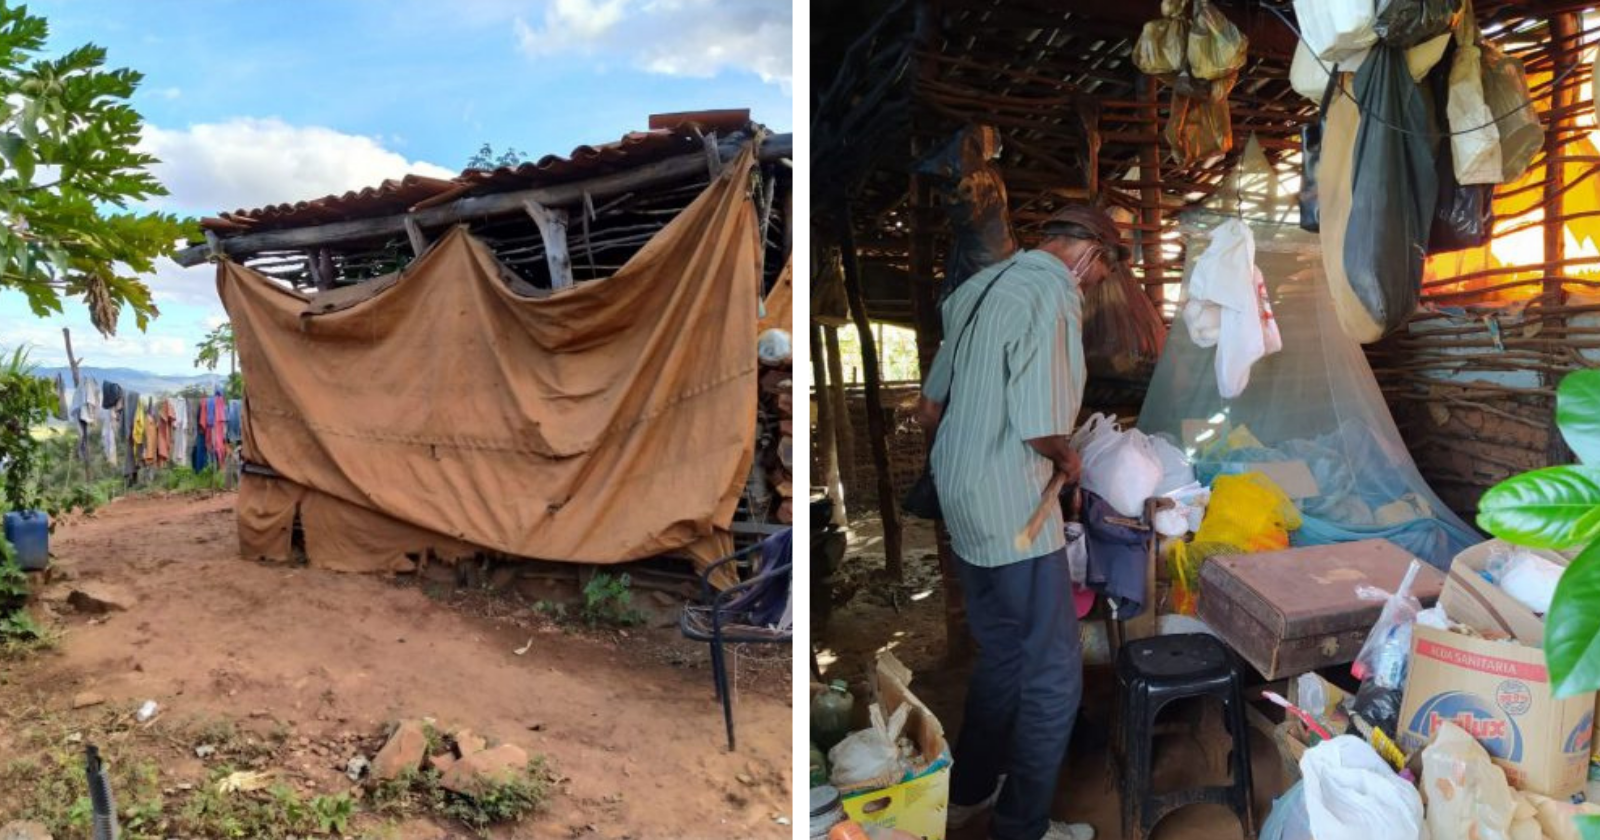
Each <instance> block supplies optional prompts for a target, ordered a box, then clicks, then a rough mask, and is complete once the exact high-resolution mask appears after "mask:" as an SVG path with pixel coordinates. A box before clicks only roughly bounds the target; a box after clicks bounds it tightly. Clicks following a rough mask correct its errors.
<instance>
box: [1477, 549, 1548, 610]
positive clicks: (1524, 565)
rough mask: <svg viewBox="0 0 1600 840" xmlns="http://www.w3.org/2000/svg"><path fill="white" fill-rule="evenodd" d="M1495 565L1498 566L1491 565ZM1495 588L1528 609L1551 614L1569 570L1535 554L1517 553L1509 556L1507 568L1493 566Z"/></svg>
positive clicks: (1527, 552)
mask: <svg viewBox="0 0 1600 840" xmlns="http://www.w3.org/2000/svg"><path fill="white" fill-rule="evenodd" d="M1490 562H1491V564H1492V563H1493V562H1494V561H1493V560H1491V561H1490ZM1489 571H1490V574H1492V575H1494V577H1495V584H1496V585H1498V586H1499V587H1500V588H1501V589H1503V590H1505V593H1506V594H1507V595H1510V596H1511V597H1513V598H1515V599H1517V601H1518V602H1519V603H1521V604H1522V605H1523V606H1524V607H1527V608H1528V609H1530V610H1533V611H1534V612H1536V613H1538V614H1539V615H1544V614H1545V613H1547V612H1549V611H1550V600H1551V599H1552V598H1554V597H1555V595H1556V584H1557V583H1559V582H1560V581H1561V573H1562V572H1565V571H1566V567H1564V566H1561V565H1558V564H1556V563H1552V562H1550V561H1549V560H1546V559H1544V558H1543V557H1540V556H1539V555H1537V554H1534V553H1533V552H1531V551H1520V550H1515V549H1513V550H1512V551H1510V552H1508V553H1507V555H1506V558H1505V561H1504V563H1503V565H1501V566H1500V567H1499V568H1496V567H1495V566H1493V565H1491V566H1490V569H1489Z"/></svg>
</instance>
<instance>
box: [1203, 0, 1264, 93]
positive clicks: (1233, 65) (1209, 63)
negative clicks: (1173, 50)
mask: <svg viewBox="0 0 1600 840" xmlns="http://www.w3.org/2000/svg"><path fill="white" fill-rule="evenodd" d="M1249 43H1250V42H1249V39H1248V38H1246V37H1245V36H1244V33H1243V32H1240V31H1239V27H1237V26H1234V25H1233V21H1231V20H1228V18H1227V16H1226V15H1224V14H1222V12H1220V11H1218V10H1217V7H1216V6H1213V5H1212V4H1211V0H1194V26H1192V27H1190V29H1189V50H1188V55H1189V72H1190V73H1192V74H1194V76H1195V77H1196V78H1200V79H1220V78H1222V77H1224V76H1227V75H1229V74H1231V73H1233V72H1234V71H1236V70H1238V69H1240V68H1242V67H1244V62H1245V59H1246V58H1247V57H1248V56H1247V55H1246V53H1247V51H1248V50H1249Z"/></svg>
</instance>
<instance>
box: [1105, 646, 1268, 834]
mask: <svg viewBox="0 0 1600 840" xmlns="http://www.w3.org/2000/svg"><path fill="white" fill-rule="evenodd" d="M1117 689H1118V693H1119V695H1120V698H1121V701H1122V709H1121V714H1120V715H1119V716H1118V727H1117V728H1118V730H1119V732H1118V737H1117V741H1118V753H1119V755H1118V758H1119V764H1120V765H1121V776H1122V784H1121V793H1122V834H1123V836H1124V837H1127V838H1131V840H1143V839H1144V838H1145V837H1147V836H1149V834H1150V831H1151V829H1153V828H1155V825H1156V823H1157V822H1160V820H1161V818H1162V817H1165V816H1166V815H1168V814H1170V813H1172V812H1173V811H1176V810H1178V809H1179V808H1182V807H1184V806H1186V805H1195V804H1199V803H1210V804H1214V805H1223V806H1226V807H1228V808H1231V809H1232V810H1233V812H1234V813H1235V814H1237V815H1238V817H1239V823H1240V825H1242V826H1243V828H1244V834H1245V837H1246V838H1254V837H1255V836H1256V826H1255V815H1254V813H1253V812H1252V809H1251V803H1250V734H1249V732H1250V727H1249V725H1248V723H1247V722H1246V721H1245V712H1244V690H1243V685H1242V683H1241V680H1240V676H1239V669H1238V667H1237V666H1235V665H1234V660H1233V654H1232V652H1231V651H1229V650H1228V648H1227V647H1226V646H1225V645H1223V644H1222V642H1220V641H1218V640H1217V639H1215V638H1214V637H1212V636H1208V635H1205V634H1204V633H1194V634H1188V635H1178V636H1155V637H1152V638H1148V639H1139V640H1137V641H1132V642H1129V643H1127V644H1126V645H1123V647H1122V650H1121V651H1119V652H1118V655H1117ZM1190 697H1215V698H1217V699H1218V700H1221V701H1222V706H1223V720H1224V722H1225V723H1226V724H1227V727H1228V729H1229V734H1231V735H1232V736H1233V749H1232V754H1231V757H1230V763H1231V765H1232V771H1233V772H1232V777H1233V780H1232V783H1231V784H1228V785H1224V786H1213V787H1199V788H1189V789H1187V790H1178V791H1171V792H1169V793H1163V794H1161V795H1159V796H1158V795H1156V794H1155V793H1154V792H1153V786H1152V784H1151V771H1152V769H1153V768H1152V763H1153V762H1152V754H1153V752H1154V741H1155V723H1156V716H1157V715H1159V714H1160V713H1161V709H1162V708H1163V707H1165V706H1166V705H1167V704H1168V703H1170V702H1172V701H1174V700H1182V699H1185V698H1190Z"/></svg>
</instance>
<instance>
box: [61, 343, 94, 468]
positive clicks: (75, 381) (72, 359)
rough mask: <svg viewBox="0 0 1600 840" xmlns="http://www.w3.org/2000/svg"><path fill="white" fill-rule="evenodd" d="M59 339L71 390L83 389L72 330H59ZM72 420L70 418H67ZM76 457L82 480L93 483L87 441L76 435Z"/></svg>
mask: <svg viewBox="0 0 1600 840" xmlns="http://www.w3.org/2000/svg"><path fill="white" fill-rule="evenodd" d="M61 338H62V340H64V341H65V342H66V343H67V368H68V369H70V370H71V371H72V390H74V391H77V390H78V389H80V388H82V387H83V379H82V377H80V376H79V375H78V357H77V356H75V355H73V353H72V330H70V329H68V328H67V327H62V328H61ZM67 419H69V420H70V419H72V418H70V417H69V418H67ZM77 449H78V457H79V458H81V459H82V460H83V479H84V480H85V481H89V482H92V481H94V476H93V475H92V474H90V472H89V439H88V438H86V437H84V436H83V435H81V434H80V435H78V447H77Z"/></svg>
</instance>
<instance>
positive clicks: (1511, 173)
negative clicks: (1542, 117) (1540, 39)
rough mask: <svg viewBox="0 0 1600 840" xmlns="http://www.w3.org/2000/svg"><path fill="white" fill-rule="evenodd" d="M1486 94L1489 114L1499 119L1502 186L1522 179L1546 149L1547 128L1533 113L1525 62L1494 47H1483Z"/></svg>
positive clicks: (1497, 123)
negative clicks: (1542, 149) (1545, 135)
mask: <svg viewBox="0 0 1600 840" xmlns="http://www.w3.org/2000/svg"><path fill="white" fill-rule="evenodd" d="M1478 48H1479V49H1480V50H1481V51H1482V52H1483V94H1484V99H1485V101H1486V102H1487V103H1488V105H1489V111H1490V112H1491V113H1493V114H1494V115H1495V116H1496V117H1498V119H1497V120H1496V121H1495V127H1496V128H1498V129H1499V131H1500V182H1501V183H1503V184H1509V183H1511V182H1512V181H1515V180H1517V179H1518V178H1521V177H1522V175H1523V173H1525V172H1527V171H1528V166H1529V165H1530V164H1532V163H1533V157H1534V155H1536V154H1538V153H1539V150H1540V149H1541V148H1543V147H1544V125H1542V124H1541V123H1540V122H1539V114H1538V113H1537V112H1536V111H1534V109H1533V95H1532V94H1531V93H1529V92H1528V76H1527V73H1526V72H1525V71H1524V70H1523V66H1522V60H1521V59H1518V58H1512V57H1511V56H1509V55H1506V54H1505V53H1503V52H1501V51H1500V50H1499V48H1497V47H1495V46H1494V45H1493V44H1489V43H1482V44H1479V45H1478Z"/></svg>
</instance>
